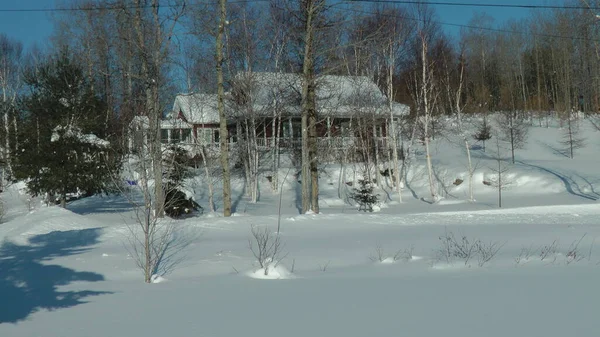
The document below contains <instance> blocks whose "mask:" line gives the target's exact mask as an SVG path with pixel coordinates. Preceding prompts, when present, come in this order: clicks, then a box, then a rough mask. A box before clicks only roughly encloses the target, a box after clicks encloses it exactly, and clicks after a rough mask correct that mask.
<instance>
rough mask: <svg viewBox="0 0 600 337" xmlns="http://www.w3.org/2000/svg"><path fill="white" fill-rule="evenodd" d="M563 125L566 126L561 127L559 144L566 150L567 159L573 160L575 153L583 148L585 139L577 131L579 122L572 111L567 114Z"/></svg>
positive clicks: (578, 130)
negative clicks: (561, 134)
mask: <svg viewBox="0 0 600 337" xmlns="http://www.w3.org/2000/svg"><path fill="white" fill-rule="evenodd" d="M564 123H565V124H566V125H565V126H564V127H563V136H562V141H561V144H562V145H563V146H564V147H565V148H566V152H567V153H569V157H570V158H571V159H573V158H574V157H575V151H576V150H579V149H581V148H582V147H584V146H585V139H584V138H583V136H582V135H581V131H580V129H579V120H577V116H576V115H574V114H573V112H572V111H571V112H569V113H567V115H566V116H565V121H564Z"/></svg>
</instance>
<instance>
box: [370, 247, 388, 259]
mask: <svg viewBox="0 0 600 337" xmlns="http://www.w3.org/2000/svg"><path fill="white" fill-rule="evenodd" d="M369 259H370V260H371V261H373V262H383V260H385V259H386V256H385V252H384V251H383V247H381V245H380V244H377V247H375V254H372V255H371V256H369Z"/></svg>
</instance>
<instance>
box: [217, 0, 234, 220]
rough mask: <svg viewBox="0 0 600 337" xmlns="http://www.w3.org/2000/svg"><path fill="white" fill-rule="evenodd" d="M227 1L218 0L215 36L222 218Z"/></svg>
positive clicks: (226, 207)
mask: <svg viewBox="0 0 600 337" xmlns="http://www.w3.org/2000/svg"><path fill="white" fill-rule="evenodd" d="M226 2H227V0H219V21H218V25H219V26H218V29H217V36H216V60H217V109H218V110H219V125H220V127H219V135H220V136H219V137H220V139H219V141H220V146H221V157H220V158H221V167H222V168H223V216H226V217H229V216H231V182H230V179H231V174H230V172H229V137H228V131H227V117H226V116H225V85H224V84H225V83H224V79H223V62H224V54H223V38H224V37H225V26H226V25H227V9H226V6H225V5H226Z"/></svg>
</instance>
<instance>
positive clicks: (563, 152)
mask: <svg viewBox="0 0 600 337" xmlns="http://www.w3.org/2000/svg"><path fill="white" fill-rule="evenodd" d="M538 144H540V145H541V146H543V147H545V148H546V149H548V150H550V151H551V152H552V153H553V154H554V155H556V156H559V157H565V158H570V156H569V153H568V151H567V150H564V149H560V148H558V147H554V146H552V145H550V144H548V143H545V142H542V141H538Z"/></svg>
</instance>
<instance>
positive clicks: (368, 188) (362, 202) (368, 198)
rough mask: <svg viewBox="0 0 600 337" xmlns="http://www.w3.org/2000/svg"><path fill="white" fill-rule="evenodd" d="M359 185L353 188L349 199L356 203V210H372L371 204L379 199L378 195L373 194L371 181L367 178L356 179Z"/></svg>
mask: <svg viewBox="0 0 600 337" xmlns="http://www.w3.org/2000/svg"><path fill="white" fill-rule="evenodd" d="M358 184H359V186H358V187H357V188H354V189H353V193H352V195H351V196H350V198H351V199H353V200H354V201H356V202H357V203H358V210H359V211H363V212H367V211H369V212H373V206H374V205H375V204H376V203H377V202H378V201H379V196H378V195H377V194H373V189H374V186H373V183H372V182H371V181H369V180H367V179H361V180H359V181H358Z"/></svg>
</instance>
